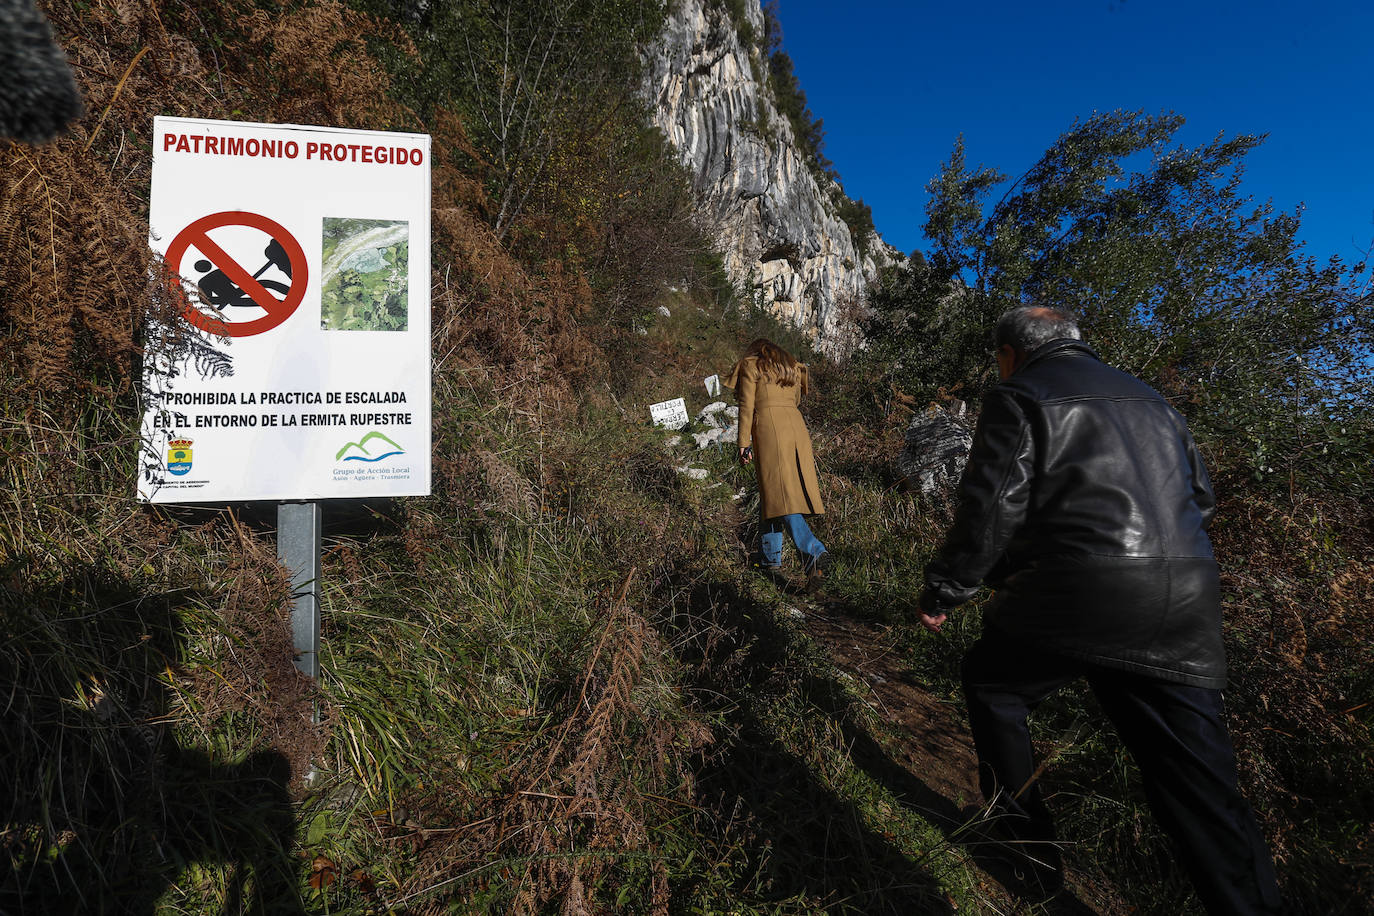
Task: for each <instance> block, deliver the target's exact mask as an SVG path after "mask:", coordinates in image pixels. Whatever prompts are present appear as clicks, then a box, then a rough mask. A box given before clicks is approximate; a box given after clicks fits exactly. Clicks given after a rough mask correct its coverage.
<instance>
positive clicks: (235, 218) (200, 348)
mask: <svg viewBox="0 0 1374 916" xmlns="http://www.w3.org/2000/svg"><path fill="white" fill-rule="evenodd" d="M429 227H430V139H429V137H428V136H426V135H424V134H399V133H382V132H377V131H358V130H337V129H333V128H325V127H301V126H296V125H280V124H249V123H242V122H236V121H205V120H197V119H189V118H155V119H154V121H153V169H152V197H151V202H150V209H149V228H150V244H151V245H152V247H153V248H154V250H156V251H158V252H159V253H161V254H162V255H163V257H164V259H165V261H166V263H167V266H168V268H169V269H170V270H171V271H172V272H174V273H176V274H178V275H180V277H181V278H182V283H181V287H182V289H183V290H184V291H185V293H186V297H185V298H186V306H185V308H184V312H183V314H184V317H185V318H186V320H187V322H188V323H189V327H190V329H191V330H190V334H189V339H186V338H187V335H185V334H182V335H178V334H177V333H176V329H169V328H159V327H153V328H150V329H149V333H148V337H149V344H148V354H147V357H146V358H145V374H144V383H145V386H146V389H147V409H146V413H145V415H144V419H143V454H142V462H141V463H142V471H141V473H140V476H139V486H138V495H139V498H140V499H142V500H145V501H150V502H221V501H228V500H246V499H318V498H340V497H361V496H419V495H425V494H428V493H429V491H430V355H429V349H430V348H429V333H430V327H429V322H430V317H429V254H430V250H429Z"/></svg>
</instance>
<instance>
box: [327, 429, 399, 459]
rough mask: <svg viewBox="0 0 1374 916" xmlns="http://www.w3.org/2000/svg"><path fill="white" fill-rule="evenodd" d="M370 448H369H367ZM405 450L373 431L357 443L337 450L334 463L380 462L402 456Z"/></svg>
mask: <svg viewBox="0 0 1374 916" xmlns="http://www.w3.org/2000/svg"><path fill="white" fill-rule="evenodd" d="M369 445H370V446H371V448H369V447H368V446H369ZM403 454H405V449H403V448H401V446H400V445H399V444H398V443H396V442H393V441H392V440H391V439H389V438H387V437H386V436H385V435H383V434H382V433H379V432H377V431H376V430H375V429H374V430H372V432H370V433H368V434H367V435H366V436H363V438H362V439H361V440H360V441H358V442H350V443H348V444H347V445H345V446H344V447H343V448H341V449H339V451H338V454H336V455H335V456H334V460H335V461H368V462H372V461H381V460H382V459H383V458H390V457H391V456H392V455H403Z"/></svg>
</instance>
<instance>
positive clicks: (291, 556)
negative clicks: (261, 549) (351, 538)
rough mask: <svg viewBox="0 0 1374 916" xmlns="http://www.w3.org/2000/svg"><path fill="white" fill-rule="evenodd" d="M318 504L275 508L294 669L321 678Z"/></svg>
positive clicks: (278, 557) (278, 556)
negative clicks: (288, 577) (287, 582)
mask: <svg viewBox="0 0 1374 916" xmlns="http://www.w3.org/2000/svg"><path fill="white" fill-rule="evenodd" d="M322 515H323V513H322V512H321V511H320V504H319V503H317V502H283V503H278V504H277V559H278V560H281V564H282V566H285V567H286V569H287V571H288V572H290V573H291V635H292V638H293V644H294V645H295V647H296V667H297V668H298V669H299V670H300V672H301V673H302V674H304V675H305V676H306V677H308V678H311V679H312V680H318V679H319V676H320V528H321V517H322Z"/></svg>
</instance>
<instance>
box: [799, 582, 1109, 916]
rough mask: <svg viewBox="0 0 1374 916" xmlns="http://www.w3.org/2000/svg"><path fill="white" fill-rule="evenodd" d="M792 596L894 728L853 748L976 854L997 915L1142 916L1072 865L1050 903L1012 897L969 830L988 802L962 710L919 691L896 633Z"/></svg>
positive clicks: (983, 844)
mask: <svg viewBox="0 0 1374 916" xmlns="http://www.w3.org/2000/svg"><path fill="white" fill-rule="evenodd" d="M793 597H794V599H795V600H797V601H798V604H799V607H800V609H801V610H802V612H803V614H804V617H803V619H802V627H803V629H804V630H805V631H806V633H807V634H808V635H809V636H810V637H811V638H812V639H814V640H816V642H817V643H818V644H820V645H823V646H825V647H826V648H827V649H828V651H829V654H830V657H831V659H832V660H833V661H834V663H835V665H836V667H837V668H839V669H840V670H841V671H844V672H846V673H848V674H849V675H850V676H851V677H853V678H855V679H856V680H858V681H860V682H861V683H862V684H863V685H864V686H865V688H866V690H867V693H868V699H869V705H870V706H871V707H872V708H873V709H874V711H875V712H876V713H877V714H878V715H879V716H881V717H882V718H883V720H884V721H885V722H886V723H887V725H888V726H890V728H889V729H888V732H889V733H888V734H887V735H886V736H881V737H879V738H877V740H876V741H870V742H867V743H865V742H864V741H856V742H855V745H854V750H853V753H854V758H855V763H856V764H858V765H859V766H861V767H864V768H865V769H866V770H868V771H869V772H870V773H873V775H874V776H875V777H876V778H878V779H881V780H882V781H883V782H884V783H885V784H887V785H888V786H889V788H891V789H892V790H893V791H894V793H895V794H897V795H898V796H899V797H900V798H902V799H903V800H904V801H905V802H906V804H907V805H908V806H910V807H912V808H913V809H915V810H918V811H919V812H920V813H921V814H922V815H923V816H924V817H925V818H926V819H927V820H929V821H931V822H932V823H934V824H935V825H936V826H937V827H939V828H940V829H941V830H942V831H944V832H945V834H946V836H947V837H949V839H950V841H951V842H953V843H955V844H957V845H960V846H962V847H963V848H964V849H966V850H967V851H968V852H969V853H970V854H971V855H972V857H973V858H974V861H975V862H976V863H977V864H978V866H979V867H980V868H982V869H983V872H984V879H983V881H982V883H981V886H980V888H979V889H980V892H981V893H983V894H984V895H985V896H986V898H987V901H988V906H989V909H988V912H989V913H1007V914H1010V913H1022V914H1031V913H1043V914H1051V916H1058V914H1065V916H1068V914H1077V916H1092V914H1097V916H1128V914H1131V913H1133V912H1135V908H1134V907H1132V906H1130V905H1129V904H1127V903H1125V902H1124V901H1123V900H1122V899H1121V898H1120V895H1119V894H1118V893H1117V892H1116V891H1115V889H1114V888H1112V887H1110V886H1106V885H1104V884H1102V883H1101V882H1100V881H1097V880H1094V879H1093V878H1091V877H1090V876H1088V875H1085V874H1083V873H1082V872H1081V871H1078V870H1076V869H1074V868H1073V866H1072V865H1070V866H1068V867H1067V868H1066V871H1065V874H1066V875H1067V887H1066V890H1065V892H1064V893H1063V894H1061V895H1060V896H1059V897H1058V898H1056V899H1054V900H1052V901H1050V902H1049V903H1045V904H1039V905H1037V904H1031V903H1028V902H1026V901H1024V900H1022V899H1020V898H1018V897H1016V896H1015V895H1014V894H1013V893H1011V892H1010V891H1009V890H1008V886H1012V885H1014V882H1013V881H1012V880H1011V879H1010V877H1009V875H1008V874H1007V871H1006V869H1005V867H1003V866H1001V865H1000V864H999V863H998V861H997V860H996V858H995V857H994V856H992V855H990V854H989V853H990V851H991V850H990V848H989V847H990V844H989V843H988V842H987V841H986V840H985V839H982V837H981V834H980V832H979V830H978V828H977V827H976V826H970V820H972V819H976V817H977V809H978V805H979V804H980V802H981V800H982V799H981V795H980V793H979V791H978V784H977V777H976V773H977V763H976V757H975V755H974V751H973V741H972V738H971V737H970V736H969V733H968V725H967V724H966V722H965V721H964V715H963V711H962V709H961V708H960V707H959V706H957V705H956V704H954V703H952V702H950V701H948V700H944V699H941V698H940V697H937V696H935V695H934V694H932V693H930V692H929V691H927V690H926V689H924V688H923V687H922V686H921V685H920V683H919V681H918V680H917V679H916V678H915V677H914V676H913V673H912V671H911V670H910V668H909V667H908V666H907V664H906V661H905V658H904V657H903V653H902V652H900V651H899V650H898V648H897V647H896V640H895V638H894V636H893V634H892V631H891V628H889V627H885V626H881V625H875V624H872V623H869V622H865V621H860V620H855V619H854V618H852V617H850V616H848V615H846V614H844V613H843V612H842V611H841V610H840V609H839V608H838V607H837V606H835V605H832V604H830V603H828V602H827V601H826V600H825V599H824V597H820V598H818V599H814V600H813V599H810V598H807V597H805V596H801V595H797V596H793ZM870 745H871V746H870ZM1070 856H1071V853H1070Z"/></svg>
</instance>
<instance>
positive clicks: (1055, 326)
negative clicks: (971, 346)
mask: <svg viewBox="0 0 1374 916" xmlns="http://www.w3.org/2000/svg"><path fill="white" fill-rule="evenodd" d="M1066 337H1067V338H1069V339H1070V340H1082V339H1083V332H1081V331H1079V330H1078V322H1077V321H1076V320H1074V317H1073V315H1071V314H1070V313H1069V312H1067V311H1065V310H1064V309H1059V308H1052V307H1050V306H1045V305H1021V306H1017V307H1016V308H1014V309H1010V310H1008V311H1006V312H1003V313H1002V317H1001V318H998V319H997V329H996V330H995V331H993V333H992V343H993V346H995V347H1002V346H1004V345H1007V344H1010V345H1011V348H1012V349H1013V350H1015V351H1017V352H1018V353H1030V352H1032V351H1034V350H1037V349H1039V348H1040V347H1042V346H1044V345H1045V344H1047V343H1049V342H1050V341H1051V340H1062V339H1063V338H1066Z"/></svg>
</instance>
